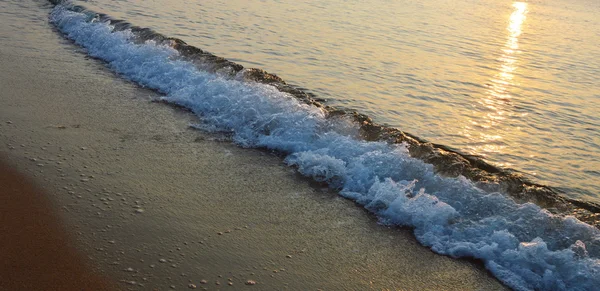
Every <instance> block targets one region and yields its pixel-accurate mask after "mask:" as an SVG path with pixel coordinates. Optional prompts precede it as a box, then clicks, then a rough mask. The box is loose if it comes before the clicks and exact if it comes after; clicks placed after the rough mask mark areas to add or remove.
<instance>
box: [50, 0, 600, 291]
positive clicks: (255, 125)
mask: <svg viewBox="0 0 600 291" xmlns="http://www.w3.org/2000/svg"><path fill="white" fill-rule="evenodd" d="M54 2H58V1H54ZM55 4H57V5H56V6H55V8H54V9H53V10H52V13H51V15H50V20H51V22H52V23H53V24H54V25H55V26H56V27H57V28H58V29H59V30H60V31H61V32H62V33H63V34H64V35H65V36H66V37H68V38H69V39H72V40H73V41H74V42H75V43H77V44H78V45H80V46H82V47H84V48H86V50H87V53H88V54H89V55H91V56H93V57H95V58H98V59H101V60H103V61H105V62H106V63H107V65H108V66H109V67H110V68H111V69H112V70H114V71H115V72H117V73H118V74H120V75H121V76H122V77H124V78H127V79H129V80H132V81H134V82H136V83H138V84H140V85H142V86H145V87H148V88H152V89H154V90H157V91H159V92H161V93H163V94H164V97H162V99H161V100H162V101H164V102H168V103H171V104H175V105H178V106H182V107H185V108H187V109H189V110H191V111H192V112H194V113H195V114H196V115H198V116H199V119H200V124H197V125H195V126H196V127H198V128H201V129H203V130H207V131H213V132H215V131H218V132H228V133H230V134H231V136H232V140H233V141H234V142H235V143H237V144H238V145H240V146H243V147H252V148H266V149H269V150H274V151H277V152H279V153H281V154H282V155H284V156H285V162H286V163H287V164H288V165H290V166H294V167H296V168H297V169H298V171H299V172H300V173H302V174H303V175H305V176H308V177H311V178H313V179H314V180H316V181H319V182H325V183H327V184H328V185H329V186H330V187H331V188H333V189H336V190H338V191H339V193H340V195H342V196H344V197H347V198H349V199H352V200H354V201H356V202H357V203H358V204H360V205H363V206H364V207H365V208H366V209H368V210H369V211H371V212H373V213H374V214H376V215H377V217H378V218H379V219H380V221H381V222H382V223H385V224H389V225H401V226H408V227H412V228H414V233H415V236H416V237H417V239H418V240H419V241H420V242H421V243H422V244H423V245H425V246H428V247H430V248H431V249H432V250H434V251H435V252H437V253H440V254H445V255H450V256H453V257H468V258H475V259H479V260H481V261H483V262H484V264H485V266H486V267H487V268H488V269H489V270H490V271H491V272H492V273H493V274H494V275H495V276H496V277H497V278H499V279H500V280H501V281H502V282H504V283H505V284H506V285H508V286H510V287H512V288H514V289H516V290H540V289H543V290H593V289H595V288H597V286H600V230H598V229H597V228H595V227H593V226H591V225H589V224H586V223H584V222H582V221H580V220H579V219H577V218H576V217H574V216H568V215H567V216H565V215H558V214H553V213H551V212H550V211H549V210H547V209H546V208H542V207H540V206H539V205H537V204H534V203H531V202H523V201H522V200H520V199H518V197H517V198H515V197H514V193H516V192H515V191H516V190H515V189H514V187H517V188H518V187H520V188H518V189H520V190H519V191H521V192H518V191H517V192H518V193H527V191H529V192H531V193H533V192H535V191H536V189H538V188H539V189H542V190H543V189H547V188H545V187H543V186H539V185H535V184H532V183H529V182H527V181H524V180H518V181H519V182H518V183H517V184H515V185H517V186H514V185H513V184H514V183H513V184H511V183H507V181H508V182H510V181H513V180H514V181H516V180H515V179H517V178H514V177H513V178H514V179H513V178H511V177H512V176H511V175H512V174H510V173H508V172H505V171H502V170H498V169H495V168H493V167H491V166H489V165H487V164H485V163H484V162H482V161H480V160H477V159H472V158H469V157H467V156H463V155H460V154H459V153H456V152H453V151H451V150H449V149H445V148H444V147H442V146H437V145H432V144H429V143H425V142H424V141H421V140H419V139H418V138H416V137H414V136H411V135H408V134H406V133H403V132H401V131H399V130H395V129H389V128H385V127H383V126H380V125H377V124H375V123H373V122H372V121H371V120H370V119H369V118H368V117H366V116H364V115H360V114H358V113H348V112H342V111H338V110H335V109H333V108H330V107H326V106H323V105H321V104H319V103H318V102H316V101H314V100H313V99H312V98H311V96H309V95H307V94H305V93H303V92H302V91H301V90H298V89H296V88H294V87H293V86H290V85H288V84H286V83H285V82H283V80H281V79H280V78H278V77H277V76H274V75H271V74H268V73H266V72H264V71H261V70H256V69H244V68H243V67H242V66H241V65H238V64H235V63H232V62H230V61H227V60H225V59H223V58H219V57H216V56H214V55H212V54H210V53H207V52H204V51H202V50H201V49H198V48H195V47H192V46H189V45H187V44H185V42H183V41H181V40H178V39H174V38H168V37H165V36H162V35H160V34H157V33H155V32H152V31H151V30H149V29H143V28H139V27H134V26H132V25H130V24H128V23H126V22H124V21H119V20H111V19H110V18H109V17H108V16H106V15H102V14H96V13H94V12H91V11H87V10H85V9H84V8H83V7H81V6H74V5H70V4H60V3H55ZM453 161H458V162H456V163H458V164H456V163H453ZM444 163H445V164H446V165H444ZM461 165H462V166H461ZM465 165H467V166H468V167H467V166H465ZM511 179H513V180H511ZM527 183H529V184H527ZM511 185H513V186H511ZM519 185H520V186H519ZM511 187H513V188H511ZM536 187H537V188H536ZM539 189H538V190H539ZM511 191H512V194H513V196H511V195H508V194H510V193H511ZM544 191H546V190H544ZM547 192H548V193H546V194H548V195H546V194H544V195H546V196H543V195H541V194H540V195H541V196H540V197H542V198H535V199H534V200H536V201H537V202H540V203H539V204H542V205H543V204H544V203H545V202H544V201H546V200H548V201H555V202H556V201H558V202H556V203H555V204H552V207H556V208H557V209H558V208H560V207H562V206H564V205H567V206H564V207H566V208H568V209H569V210H572V209H575V208H577V207H579V206H578V205H576V203H572V202H573V201H568V200H564V199H562V198H560V196H558V195H556V197H554V196H552V195H551V194H552V193H550V192H552V191H550V190H547ZM507 193H508V194H507ZM540 193H541V192H540ZM517 196H518V195H517ZM528 197H536V196H535V195H529V196H528ZM543 197H551V198H543ZM544 199H546V200H544ZM561 199H562V200H561ZM559 202H560V203H559ZM557 205H558V206H557ZM561 205H562V206H561ZM569 205H571V206H569ZM569 207H571V208H569ZM586 207H587V208H591V209H592V210H593V207H595V206H593V205H592V206H586ZM586 207H583V208H585V209H587V208H586ZM580 208H581V207H580ZM588 210H590V209H588ZM557 211H558V210H557Z"/></svg>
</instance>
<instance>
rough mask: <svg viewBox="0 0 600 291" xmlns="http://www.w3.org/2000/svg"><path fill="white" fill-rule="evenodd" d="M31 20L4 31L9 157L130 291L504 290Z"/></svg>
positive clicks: (80, 245)
mask: <svg viewBox="0 0 600 291" xmlns="http://www.w3.org/2000/svg"><path fill="white" fill-rule="evenodd" d="M24 5H26V6H28V8H29V10H27V9H26V8H25V7H10V6H9V8H11V9H14V10H10V11H12V12H13V13H14V15H15V17H6V18H3V19H2V20H1V22H6V23H12V25H13V26H11V28H6V27H8V26H7V25H5V26H4V27H5V28H4V29H0V35H1V36H2V37H3V39H5V40H6V41H5V43H6V45H5V46H3V47H1V48H0V63H2V67H3V69H2V70H0V85H1V87H2V88H3V91H4V92H5V94H3V96H2V99H0V102H1V104H2V106H1V107H0V116H2V117H1V118H2V120H0V140H1V141H2V145H1V146H0V154H1V155H3V156H5V157H6V161H7V162H8V163H9V164H11V165H14V168H15V169H16V170H18V171H19V172H21V173H23V174H26V175H27V176H29V177H30V178H31V179H32V181H33V183H35V184H37V185H39V186H40V187H41V188H42V189H43V190H44V191H45V192H46V193H48V195H47V196H48V199H49V200H50V201H51V204H52V205H55V207H54V211H55V212H57V213H58V214H57V215H58V216H59V217H60V219H62V220H61V221H62V226H61V227H63V228H64V229H66V231H67V235H69V236H70V237H74V240H73V243H74V245H75V248H76V249H77V250H78V251H79V252H81V253H82V254H85V259H86V260H88V261H89V262H90V264H91V265H92V267H93V269H94V270H98V272H99V273H100V274H105V275H106V276H107V277H108V278H110V279H111V281H112V282H114V283H117V284H119V285H118V286H119V288H121V289H131V290H145V289H148V288H156V289H159V290H166V289H171V288H173V287H175V288H177V289H187V288H191V286H192V285H190V284H193V285H194V286H196V288H198V289H202V288H208V289H211V290H212V289H221V288H222V289H226V288H230V289H232V290H233V289H244V288H246V289H252V288H254V289H257V288H258V289H257V290H271V289H279V290H281V289H289V290H298V289H300V290H316V289H325V290H328V289H329V290H330V289H384V288H390V289H400V290H436V289H437V290H439V289H444V290H482V289H483V290H503V289H505V287H504V286H502V285H501V284H500V283H499V282H498V281H497V280H496V279H495V278H493V277H492V276H491V275H490V274H489V273H488V272H487V271H486V270H485V269H484V268H483V266H482V264H481V263H473V262H469V261H466V260H455V259H451V258H449V257H444V256H441V255H436V254H434V253H433V252H431V251H430V250H429V249H427V248H426V247H423V246H421V245H419V244H418V242H417V241H416V239H415V238H414V236H413V235H412V232H411V231H410V230H406V229H399V228H388V227H385V226H382V225H379V224H378V223H377V221H376V220H375V219H374V218H373V217H372V216H369V215H365V211H364V210H363V209H362V208H359V207H356V206H355V205H354V203H353V202H351V201H349V200H346V199H343V198H341V197H339V196H338V195H335V194H334V193H331V192H329V191H328V190H327V189H326V188H319V187H315V186H314V185H312V184H311V183H309V182H307V181H306V179H301V178H298V174H297V173H296V172H295V171H294V170H293V169H291V168H289V167H287V166H285V165H284V164H283V162H282V161H281V160H280V159H279V158H278V157H276V156H273V155H271V154H269V153H266V152H263V151H259V150H251V149H242V148H239V147H237V146H235V145H233V144H231V143H230V142H227V141H223V140H224V138H223V137H221V136H218V135H214V134H207V133H203V132H199V131H197V130H192V129H190V128H189V124H190V123H194V122H195V120H196V119H195V117H193V116H191V114H189V113H187V112H182V111H181V110H177V109H174V108H171V107H168V106H164V105H163V104H157V103H152V102H151V100H153V99H154V98H155V97H156V96H157V94H156V93H155V92H152V91H149V90H145V89H141V88H139V87H138V86H135V85H134V84H131V83H129V82H127V81H125V80H122V79H119V78H116V76H115V74H114V73H112V72H110V71H108V70H107V69H106V68H104V65H103V64H102V63H100V62H98V61H95V60H90V59H89V58H88V57H86V56H85V55H84V54H82V53H81V49H80V48H78V47H75V46H73V45H72V44H71V43H70V42H69V41H68V40H65V39H63V38H61V36H60V35H58V34H57V33H56V32H55V31H54V30H53V29H52V28H51V27H50V26H49V24H48V23H47V20H46V19H47V9H46V8H41V7H39V5H37V4H35V3H29V2H26V3H25V4H24ZM15 6H16V5H15ZM19 13H23V14H27V15H26V16H27V17H22V15H19ZM6 15H9V14H6ZM19 24H20V25H19ZM13 27H27V29H26V30H10V29H14V28H13ZM203 280H206V284H203ZM249 280H252V281H255V282H256V283H257V284H256V285H257V286H252V285H246V283H247V282H248V281H249ZM230 284H231V286H230Z"/></svg>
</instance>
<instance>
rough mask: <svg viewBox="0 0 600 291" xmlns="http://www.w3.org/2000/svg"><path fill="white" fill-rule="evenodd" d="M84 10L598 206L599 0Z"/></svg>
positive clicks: (191, 1) (153, 1) (158, 3)
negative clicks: (167, 38)
mask: <svg viewBox="0 0 600 291" xmlns="http://www.w3.org/2000/svg"><path fill="white" fill-rule="evenodd" d="M76 2H79V4H83V5H84V6H86V7H88V8H90V9H92V10H94V11H97V12H104V13H107V14H109V15H111V16H113V17H114V18H120V19H124V20H127V21H129V22H132V23H133V24H135V25H138V26H143V27H150V28H153V29H155V30H156V31H158V32H160V33H163V34H165V35H168V36H172V37H178V38H181V39H183V40H184V41H186V42H187V43H189V44H191V45H194V46H197V47H199V48H202V49H204V50H208V51H210V52H212V53H214V54H216V55H218V56H222V57H225V58H227V59H229V60H232V61H235V62H238V63H241V64H242V65H244V66H246V67H256V68H261V69H264V70H266V71H268V72H271V73H274V74H277V75H279V76H280V77H282V78H283V79H284V80H286V81H287V82H288V83H291V84H294V85H298V86H301V87H303V88H306V89H307V91H310V92H313V93H315V94H317V95H318V96H319V97H320V98H324V99H326V100H327V101H326V103H327V104H328V105H333V106H338V107H344V108H348V109H355V110H357V111H359V112H362V113H365V114H367V115H369V116H371V117H373V119H374V120H376V121H378V122H381V123H386V124H389V125H391V126H394V127H397V128H399V129H401V130H404V131H407V132H409V133H412V134H414V135H417V136H420V137H422V138H425V139H427V140H429V141H432V142H435V143H439V144H444V145H447V146H450V147H453V148H455V149H458V150H460V151H462V152H464V153H469V154H475V155H480V156H482V157H484V158H485V159H486V160H488V161H489V162H491V163H493V164H495V165H498V166H502V167H508V168H513V169H515V170H518V171H521V172H522V173H523V174H524V175H526V176H528V177H529V178H531V179H532V180H534V181H536V182H539V183H543V184H546V185H550V186H554V187H557V188H560V189H562V190H563V191H565V192H566V193H567V195H569V196H571V197H574V198H580V199H585V200H590V201H595V202H600V77H599V76H600V1H597V0H544V1H528V2H520V1H508V0H507V1H498V0H477V1H476V0H452V1H450V0H446V1H444V0H432V1H410V0H394V1H388V0H364V1H351V0H347V1H343V0H323V1H307V0H294V1H291V0H279V1H277V0H263V1H258V0H202V1H198V0H148V1H136V0H119V1H115V0H89V1H76Z"/></svg>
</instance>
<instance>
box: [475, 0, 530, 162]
mask: <svg viewBox="0 0 600 291" xmlns="http://www.w3.org/2000/svg"><path fill="white" fill-rule="evenodd" d="M527 6H528V4H527V3H526V2H514V3H513V4H512V8H513V12H512V14H511V15H510V17H509V19H508V27H507V28H506V30H507V31H508V36H507V39H506V42H505V44H504V46H503V47H502V50H501V51H502V54H501V56H500V57H499V58H498V61H499V63H500V64H499V66H498V69H497V73H496V74H495V75H494V76H493V77H492V78H491V79H490V82H489V84H486V87H487V90H486V94H485V95H484V97H483V98H482V99H480V100H478V101H477V102H478V104H479V105H480V106H482V108H481V109H480V110H481V111H482V112H480V113H479V114H477V115H479V116H480V118H479V119H478V120H474V119H471V120H469V125H467V126H465V128H464V129H465V130H464V134H465V135H466V136H467V137H468V138H469V139H471V141H472V142H473V144H474V146H473V147H472V150H473V152H474V153H475V154H478V155H481V156H486V155H487V154H488V153H501V152H503V150H504V149H505V148H506V145H505V143H503V142H502V139H503V136H502V135H503V134H502V132H503V131H504V130H506V129H502V127H501V124H502V122H503V121H504V120H506V119H507V117H511V116H512V115H513V113H512V112H511V111H510V102H511V98H512V96H511V93H510V89H511V88H513V87H514V86H515V85H517V84H516V82H515V72H516V70H517V69H518V53H519V36H521V33H522V27H523V22H524V21H525V19H526V15H527V11H528V10H527ZM502 166H510V165H508V164H502Z"/></svg>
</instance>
